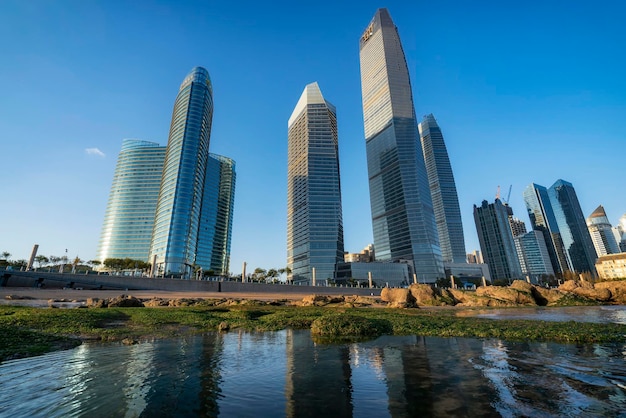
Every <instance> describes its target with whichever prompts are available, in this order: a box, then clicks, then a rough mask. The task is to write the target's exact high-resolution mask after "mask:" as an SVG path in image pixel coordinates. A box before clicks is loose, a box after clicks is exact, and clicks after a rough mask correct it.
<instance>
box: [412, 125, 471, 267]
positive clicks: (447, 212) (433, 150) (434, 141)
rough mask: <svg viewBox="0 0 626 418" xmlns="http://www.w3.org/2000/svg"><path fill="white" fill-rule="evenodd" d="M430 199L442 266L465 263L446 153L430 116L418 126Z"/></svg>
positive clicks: (452, 178) (437, 129)
mask: <svg viewBox="0 0 626 418" xmlns="http://www.w3.org/2000/svg"><path fill="white" fill-rule="evenodd" d="M418 130H419V134H420V140H421V142H422V151H423V153H424V162H425V164H426V173H427V174H428V184H429V186H430V195H431V197H432V200H433V210H434V212H435V222H436V223H437V232H438V235H439V245H440V247H441V256H442V258H443V262H444V263H464V262H465V237H464V236H463V223H462V221H461V209H460V207H459V196H458V195H457V192H456V184H455V182H454V175H453V173H452V165H451V164H450V158H449V157H448V150H447V149H446V144H445V142H444V140H443V134H442V133H441V129H440V128H439V125H438V124H437V121H436V120H435V117H434V116H433V115H432V114H429V115H427V116H424V120H423V121H422V122H421V123H420V124H419V125H418Z"/></svg>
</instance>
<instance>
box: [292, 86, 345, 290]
mask: <svg viewBox="0 0 626 418" xmlns="http://www.w3.org/2000/svg"><path fill="white" fill-rule="evenodd" d="M288 131H289V132H288V142H289V144H288V167H287V266H288V267H289V268H290V269H291V273H290V275H289V279H290V280H292V281H293V283H296V284H297V283H302V284H305V283H308V284H313V278H314V277H315V279H316V283H315V284H319V283H321V282H322V281H324V280H326V279H333V278H334V277H335V270H336V265H337V263H339V262H342V261H343V253H344V246H343V219H342V213H341V183H340V181H339V149H338V136H337V112H336V110H335V106H333V105H332V104H331V103H330V102H328V101H327V100H326V99H324V97H323V96H322V92H321V91H320V88H319V86H318V85H317V83H311V84H309V85H307V86H306V87H305V88H304V91H303V92H302V95H301V96H300V100H298V103H297V104H296V107H295V108H294V110H293V113H292V114H291V117H290V118H289V122H288ZM313 269H315V270H313ZM313 272H315V276H314V275H313Z"/></svg>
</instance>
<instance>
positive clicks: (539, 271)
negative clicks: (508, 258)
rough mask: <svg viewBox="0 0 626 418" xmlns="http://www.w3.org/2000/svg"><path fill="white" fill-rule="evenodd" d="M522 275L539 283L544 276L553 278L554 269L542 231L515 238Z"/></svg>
mask: <svg viewBox="0 0 626 418" xmlns="http://www.w3.org/2000/svg"><path fill="white" fill-rule="evenodd" d="M513 240H514V241H515V248H516V250H517V256H518V258H519V260H520V265H521V267H522V273H523V274H524V275H526V276H528V277H529V278H530V279H531V280H532V281H533V282H534V283H537V282H538V281H539V279H540V278H542V276H551V275H552V276H553V275H554V269H553V268H552V263H551V261H550V255H549V254H548V247H547V246H546V241H545V239H544V237H543V233H542V232H541V231H530V232H528V233H525V234H521V235H516V236H514V237H513Z"/></svg>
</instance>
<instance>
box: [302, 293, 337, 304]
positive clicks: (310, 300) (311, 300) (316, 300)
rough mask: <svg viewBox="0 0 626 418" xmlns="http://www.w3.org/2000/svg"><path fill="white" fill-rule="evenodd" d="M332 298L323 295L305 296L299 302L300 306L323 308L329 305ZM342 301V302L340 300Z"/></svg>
mask: <svg viewBox="0 0 626 418" xmlns="http://www.w3.org/2000/svg"><path fill="white" fill-rule="evenodd" d="M331 300H332V298H331V297H330V296H324V295H309V296H305V297H304V298H303V299H302V302H300V306H325V305H328V304H329V303H331V302H330V301H331ZM342 301H343V300H342Z"/></svg>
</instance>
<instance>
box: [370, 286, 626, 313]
mask: <svg viewBox="0 0 626 418" xmlns="http://www.w3.org/2000/svg"><path fill="white" fill-rule="evenodd" d="M380 298H381V300H382V301H383V302H387V303H388V306H390V307H398V308H409V307H420V306H455V307H465V308H467V307H522V306H577V305H598V304H606V305H626V281H625V280H622V281H606V282H597V283H590V282H587V281H573V280H568V281H566V282H564V283H563V284H562V285H560V286H559V287H558V288H555V289H548V288H545V287H542V286H537V285H533V284H530V283H527V282H525V281H522V280H515V281H514V282H513V283H512V284H511V285H510V286H508V287H500V286H481V287H479V288H477V289H476V290H475V291H474V290H460V289H450V288H437V287H433V286H430V285H426V284H413V285H411V286H410V287H409V288H408V289H387V288H386V289H383V291H382V293H381V296H380Z"/></svg>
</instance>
